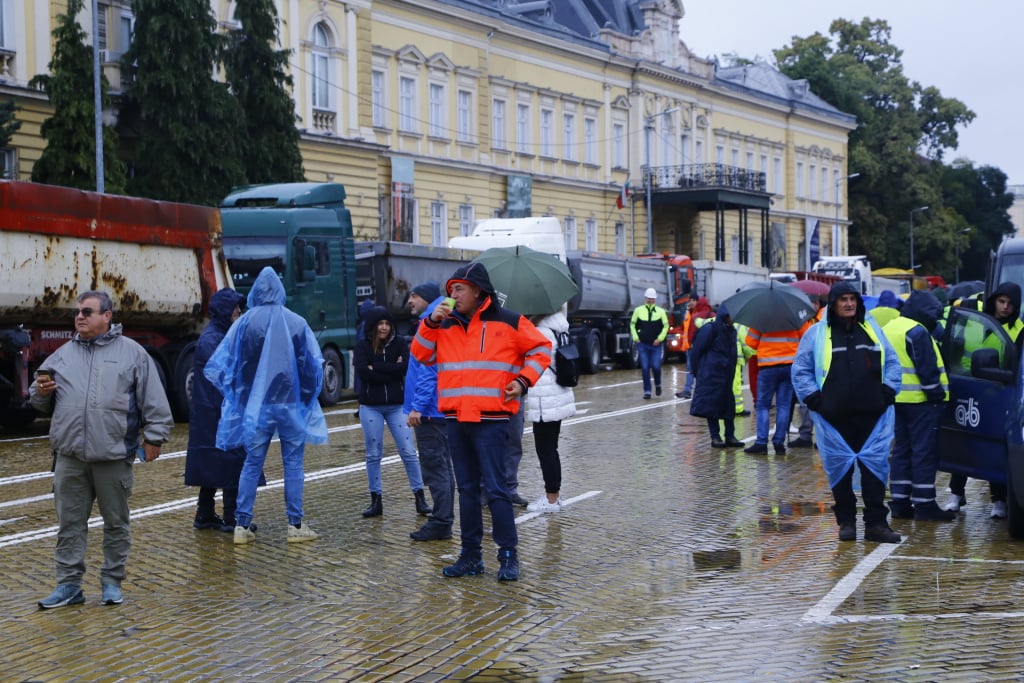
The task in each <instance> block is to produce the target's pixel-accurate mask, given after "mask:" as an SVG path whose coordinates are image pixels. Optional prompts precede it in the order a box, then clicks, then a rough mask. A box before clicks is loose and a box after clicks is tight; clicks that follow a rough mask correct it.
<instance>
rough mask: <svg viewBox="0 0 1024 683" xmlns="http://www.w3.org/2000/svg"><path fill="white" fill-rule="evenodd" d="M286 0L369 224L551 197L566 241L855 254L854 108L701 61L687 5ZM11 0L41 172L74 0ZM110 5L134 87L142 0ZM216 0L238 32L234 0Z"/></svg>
mask: <svg viewBox="0 0 1024 683" xmlns="http://www.w3.org/2000/svg"><path fill="white" fill-rule="evenodd" d="M87 4H88V3H87ZM275 4H276V6H277V9H278V13H279V15H280V17H281V19H282V25H281V41H282V46H283V47H284V48H287V49H289V50H292V56H291V68H292V75H293V78H294V82H295V87H294V93H293V94H294V99H295V103H296V116H297V120H298V122H299V123H298V125H299V127H300V129H301V131H302V141H301V145H302V151H303V157H304V162H305V164H304V165H305V170H306V176H307V178H308V179H309V180H313V181H327V180H333V181H337V182H342V183H344V184H345V186H346V188H347V191H348V197H349V199H348V205H349V207H350V209H351V210H352V216H353V223H354V225H355V229H356V237H357V239H367V240H376V239H382V238H383V239H396V240H401V241H412V242H418V243H425V244H446V243H447V241H448V239H449V238H451V237H454V236H456V235H460V234H465V233H467V232H469V231H470V230H471V229H472V226H473V224H474V222H475V221H476V220H479V219H481V218H488V217H492V216H516V215H529V214H533V215H553V216H557V217H558V218H559V219H560V220H561V222H562V224H563V227H564V229H565V232H566V242H567V245H566V246H567V247H568V248H569V249H587V250H598V251H604V252H612V253H621V254H629V253H638V252H644V251H669V252H676V253H688V254H690V255H692V256H693V257H694V258H703V259H715V260H719V261H730V262H736V263H747V264H752V265H771V266H772V267H773V268H775V269H777V270H796V269H802V268H806V267H807V265H808V264H807V262H806V261H807V258H808V255H809V254H811V255H813V254H812V249H816V250H817V251H820V253H821V254H832V253H845V251H846V232H845V225H846V219H845V205H844V201H843V198H844V197H845V196H846V183H845V180H846V177H847V166H846V155H847V136H848V133H849V131H850V130H852V129H853V128H854V127H855V125H856V122H855V121H854V120H853V118H852V117H850V116H848V115H846V114H843V113H842V112H839V111H837V110H835V109H834V108H832V107H831V106H829V105H828V104H826V103H825V102H823V101H822V100H820V99H819V98H817V97H815V96H814V95H813V93H810V92H809V91H808V88H807V84H806V83H802V82H794V81H792V80H790V79H788V78H786V77H784V76H782V75H781V74H780V73H778V72H777V71H775V70H774V69H772V68H771V67H768V66H767V65H760V64H759V65H751V66H742V67H734V68H720V67H719V66H718V65H717V64H716V63H715V62H712V61H708V60H703V59H699V58H697V57H695V56H693V55H692V54H691V53H690V52H689V50H688V49H687V48H686V45H685V43H684V42H682V41H680V39H679V35H680V31H681V32H682V35H685V34H686V30H687V26H686V22H685V20H684V11H683V5H682V3H681V2H680V1H679V0H594V2H591V3H587V9H583V8H582V5H584V3H570V2H557V1H550V0H540V1H537V0H530V1H525V0H518V1H517V0H352V1H348V2H342V1H339V0H276V2H275ZM39 5H41V6H42V8H40V7H38V6H39ZM0 7H2V8H3V14H2V17H0V18H2V19H3V31H2V32H3V40H4V42H3V45H2V47H0V56H2V57H3V60H4V61H3V64H2V66H3V67H4V68H3V70H2V72H0V90H2V91H3V92H2V94H3V95H4V96H11V95H13V96H15V97H17V98H18V101H19V103H20V105H21V106H22V112H21V113H20V116H21V117H22V118H23V119H24V120H25V125H24V126H23V128H22V130H21V131H20V132H19V134H18V135H17V136H16V137H15V139H14V140H13V141H12V146H11V149H9V150H7V151H6V156H5V161H6V162H7V166H5V168H7V169H14V170H15V173H16V175H17V176H18V177H21V178H27V177H28V176H29V174H30V173H31V166H32V163H34V161H35V159H37V158H38V156H39V153H40V148H41V140H40V138H39V133H38V130H39V124H40V122H41V121H42V120H43V117H44V116H45V111H46V100H45V98H44V97H41V96H40V94H39V93H37V92H35V91H30V90H28V89H27V87H26V84H27V81H28V79H29V78H31V77H32V75H34V74H35V73H37V72H39V71H41V70H44V69H46V67H47V64H48V62H49V49H50V48H49V46H50V42H51V41H50V38H49V35H50V31H51V30H52V27H53V23H54V21H55V18H56V15H57V13H58V12H60V11H63V7H64V2H61V1H59V0H54V1H53V2H51V3H50V6H49V8H47V7H46V4H45V3H31V2H18V1H12V0H0ZM99 7H100V12H99V15H100V22H99V26H100V30H99V32H98V36H99V41H98V42H99V46H100V48H101V49H102V51H103V52H102V55H103V57H104V70H105V72H106V74H107V77H108V79H109V80H110V82H111V83H112V84H113V87H114V89H115V90H116V89H117V88H120V87H121V86H120V84H121V78H120V76H121V75H120V73H119V70H120V67H119V66H118V64H117V57H118V56H119V55H120V53H121V52H122V51H123V50H124V49H125V48H126V46H127V44H128V41H130V39H131V24H132V15H131V3H130V0H108V1H107V2H100V3H99ZM211 8H212V11H213V12H214V13H215V15H216V17H217V19H218V22H219V25H220V27H221V28H222V30H224V31H231V30H237V29H239V28H240V27H239V26H238V25H237V23H236V22H235V21H234V20H233V18H232V17H233V12H234V2H228V1H226V0H211ZM87 9H88V8H87ZM80 21H81V23H82V25H83V26H84V27H86V30H87V31H90V32H91V26H92V18H91V16H90V15H89V14H88V12H86V13H85V14H84V15H83V16H82V17H81V18H80ZM627 183H628V188H629V195H628V199H627V201H626V202H625V204H624V206H623V208H622V209H619V208H617V206H616V200H617V199H619V198H620V196H622V195H623V189H624V187H625V186H627ZM649 204H650V205H651V206H652V210H651V211H650V212H648V210H647V207H648V205H649ZM815 234H816V235H817V236H818V237H817V238H816V240H815V239H809V236H812V235H815ZM815 253H816V252H815Z"/></svg>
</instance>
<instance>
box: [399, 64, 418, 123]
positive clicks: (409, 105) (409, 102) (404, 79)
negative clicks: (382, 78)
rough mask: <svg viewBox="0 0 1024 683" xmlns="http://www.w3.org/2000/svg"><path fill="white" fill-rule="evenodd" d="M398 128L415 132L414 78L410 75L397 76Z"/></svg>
mask: <svg viewBox="0 0 1024 683" xmlns="http://www.w3.org/2000/svg"><path fill="white" fill-rule="evenodd" d="M398 129H399V130H402V131H405V132H407V133H415V132H416V79H415V78H412V77H410V76H399V78H398Z"/></svg>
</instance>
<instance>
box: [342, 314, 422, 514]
mask: <svg viewBox="0 0 1024 683" xmlns="http://www.w3.org/2000/svg"><path fill="white" fill-rule="evenodd" d="M365 323H366V324H365V327H364V329H363V336H362V338H361V339H360V340H359V343H358V344H356V348H355V354H354V359H353V364H354V366H355V372H356V374H357V375H358V376H359V380H360V387H359V424H361V425H362V427H363V438H364V439H365V442H366V478H367V480H368V481H369V485H370V506H369V507H367V508H366V509H365V510H363V517H377V516H379V515H381V514H383V512H384V504H383V500H382V496H381V493H382V491H381V488H382V487H381V473H380V461H381V456H382V455H383V452H384V424H385V423H387V426H388V429H389V430H391V436H392V437H393V438H394V440H395V445H396V446H398V454H399V455H400V456H401V458H402V464H404V465H405V473H406V475H407V476H408V477H409V486H410V487H411V488H412V491H413V495H414V496H415V498H416V512H418V513H419V514H421V515H427V514H430V506H429V505H427V501H426V498H425V497H424V495H423V477H422V475H421V474H420V461H419V458H418V457H417V455H416V445H415V442H414V440H413V432H412V429H411V428H410V427H409V425H408V424H407V423H406V419H405V415H404V413H403V412H402V403H403V402H404V401H405V372H406V370H407V369H408V367H409V345H408V344H407V343H406V342H405V340H404V339H403V338H402V337H399V336H398V335H397V334H395V324H394V319H393V318H392V317H391V314H390V313H388V311H387V309H385V308H382V307H380V306H378V307H375V308H373V309H372V310H370V311H369V312H368V313H367V314H366V317H365Z"/></svg>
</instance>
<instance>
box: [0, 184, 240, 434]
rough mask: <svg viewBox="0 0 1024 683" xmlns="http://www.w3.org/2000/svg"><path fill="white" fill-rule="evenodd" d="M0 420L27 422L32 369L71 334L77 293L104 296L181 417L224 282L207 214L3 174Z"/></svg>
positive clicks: (216, 227) (227, 280)
mask: <svg viewBox="0 0 1024 683" xmlns="http://www.w3.org/2000/svg"><path fill="white" fill-rule="evenodd" d="M0 243H2V251H3V254H4V260H3V261H4V262H3V265H2V266H0V423H3V424H5V425H18V424H25V423H27V422H29V421H31V420H32V419H33V418H34V416H35V413H34V412H33V411H32V408H31V406H30V405H29V401H28V387H29V382H30V381H31V378H32V376H33V373H34V371H35V369H36V368H37V367H38V366H39V365H40V364H41V363H42V362H43V360H44V359H45V358H46V357H47V356H48V355H50V354H51V353H53V351H55V350H56V349H57V348H58V347H59V346H61V345H62V344H64V343H66V342H67V341H68V340H70V339H71V338H72V337H73V336H74V334H75V329H74V320H73V318H72V314H71V310H72V308H73V307H74V304H75V299H76V297H77V296H78V294H79V293H81V292H83V291H87V290H102V291H106V292H108V293H109V294H110V295H111V297H112V299H113V302H114V318H113V320H114V322H118V323H122V324H123V325H124V334H125V336H127V337H130V338H132V339H134V340H135V341H137V342H139V343H140V344H141V345H142V346H143V347H144V348H145V349H146V351H148V352H149V354H150V355H151V356H152V357H153V359H154V360H155V361H156V366H157V369H158V370H159V372H160V379H161V380H162V381H163V384H164V387H165V388H166V390H167V395H168V398H169V400H170V404H171V407H172V409H173V410H174V414H175V417H176V418H177V419H179V420H183V419H187V417H188V401H189V395H190V387H191V379H192V366H193V361H192V359H193V349H194V346H195V341H196V340H197V339H198V336H199V333H200V332H202V329H203V327H204V326H205V324H206V322H207V321H208V306H209V301H210V297H211V296H212V294H213V293H214V292H215V291H217V290H218V289H220V288H222V287H226V286H230V285H231V277H230V275H229V272H228V269H227V264H226V262H225V260H224V257H223V254H222V252H221V225H220V214H219V213H218V212H217V210H216V209H212V208H208V207H202V206H194V205H190V204H178V203H174V202H159V201H153V200H150V199H140V198H137V197H122V196H117V195H110V194H98V193H95V192H86V191H83V190H76V189H71V188H66V187H56V186H51V185H41V184H37V183H28V182H20V181H0Z"/></svg>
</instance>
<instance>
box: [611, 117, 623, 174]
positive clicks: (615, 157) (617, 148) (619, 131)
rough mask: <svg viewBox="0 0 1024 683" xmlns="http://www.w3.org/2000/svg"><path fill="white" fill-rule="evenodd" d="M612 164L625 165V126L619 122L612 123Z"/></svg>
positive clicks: (617, 166) (618, 166)
mask: <svg viewBox="0 0 1024 683" xmlns="http://www.w3.org/2000/svg"><path fill="white" fill-rule="evenodd" d="M612 166H613V167H614V168H625V167H626V127H625V126H624V125H622V124H621V123H613V124H612Z"/></svg>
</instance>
